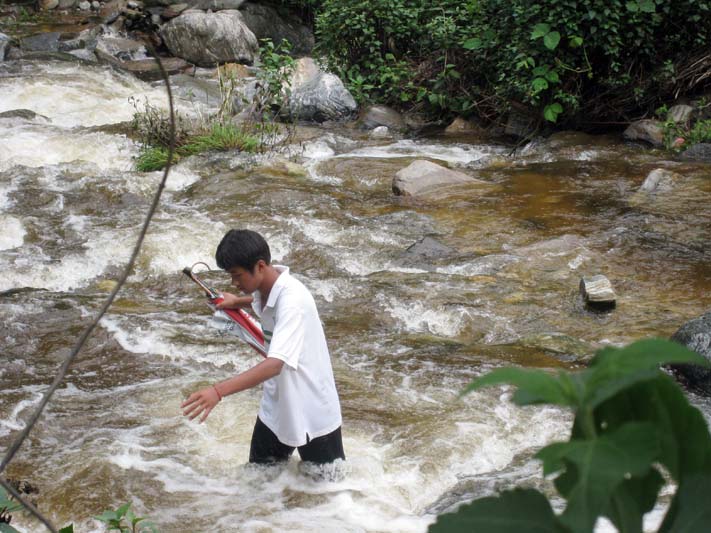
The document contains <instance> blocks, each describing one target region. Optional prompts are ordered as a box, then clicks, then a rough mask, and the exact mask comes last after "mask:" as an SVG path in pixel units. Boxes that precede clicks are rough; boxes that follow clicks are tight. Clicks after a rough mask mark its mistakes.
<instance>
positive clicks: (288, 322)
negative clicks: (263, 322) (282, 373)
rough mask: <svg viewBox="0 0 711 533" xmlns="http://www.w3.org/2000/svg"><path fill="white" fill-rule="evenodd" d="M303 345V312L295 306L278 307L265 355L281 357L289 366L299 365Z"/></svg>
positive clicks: (293, 367)
mask: <svg viewBox="0 0 711 533" xmlns="http://www.w3.org/2000/svg"><path fill="white" fill-rule="evenodd" d="M303 347H304V312H303V310H302V309H300V308H298V307H296V306H289V307H285V308H283V309H279V311H278V313H277V315H276V317H275V323H274V332H273V334H272V340H271V342H270V343H269V353H268V354H267V357H275V358H277V359H281V360H282V361H284V363H286V364H287V365H288V366H289V367H291V368H292V369H294V370H296V369H297V368H298V367H299V357H300V356H301V352H302V350H303Z"/></svg>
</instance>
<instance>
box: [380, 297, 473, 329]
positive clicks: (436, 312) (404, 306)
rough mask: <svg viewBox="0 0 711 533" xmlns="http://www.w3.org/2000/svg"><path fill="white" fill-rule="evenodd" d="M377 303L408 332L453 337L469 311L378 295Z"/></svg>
mask: <svg viewBox="0 0 711 533" xmlns="http://www.w3.org/2000/svg"><path fill="white" fill-rule="evenodd" d="M378 303H379V305H381V306H383V307H384V309H385V310H386V311H387V312H388V313H389V314H390V315H391V316H392V317H393V318H395V319H396V320H397V321H398V322H399V323H401V324H402V327H403V329H405V330H406V331H410V332H428V333H433V334H435V335H441V336H443V337H454V336H456V335H458V334H459V332H460V331H461V330H462V328H463V327H464V322H465V319H466V318H468V317H469V311H468V310H466V309H464V308H461V307H457V308H455V309H454V310H449V309H445V308H443V307H441V306H438V307H436V308H431V307H426V306H425V305H423V304H422V303H420V302H404V301H401V300H398V299H396V298H392V297H389V298H386V297H384V296H379V298H378Z"/></svg>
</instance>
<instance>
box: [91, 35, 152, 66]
mask: <svg viewBox="0 0 711 533" xmlns="http://www.w3.org/2000/svg"><path fill="white" fill-rule="evenodd" d="M96 50H98V51H101V52H103V53H104V54H107V55H110V56H113V57H115V58H116V59H118V60H120V61H137V60H140V59H146V58H147V57H148V52H147V51H146V45H145V44H143V43H142V42H140V41H134V40H132V39H123V38H121V37H110V36H107V35H102V36H100V37H99V38H98V39H97V42H96Z"/></svg>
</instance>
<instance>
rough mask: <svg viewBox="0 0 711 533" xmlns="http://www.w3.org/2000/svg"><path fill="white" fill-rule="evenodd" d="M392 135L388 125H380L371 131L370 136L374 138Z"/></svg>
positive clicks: (385, 137)
mask: <svg viewBox="0 0 711 533" xmlns="http://www.w3.org/2000/svg"><path fill="white" fill-rule="evenodd" d="M390 136H391V135H390V130H389V129H388V127H387V126H378V127H377V128H373V129H372V130H371V131H370V137H372V138H373V139H387V138H388V137H390Z"/></svg>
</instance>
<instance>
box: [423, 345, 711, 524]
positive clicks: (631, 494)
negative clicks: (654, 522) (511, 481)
mask: <svg viewBox="0 0 711 533" xmlns="http://www.w3.org/2000/svg"><path fill="white" fill-rule="evenodd" d="M668 363H681V364H688V363H692V364H698V365H704V366H708V363H707V362H706V360H705V359H703V358H702V357H701V356H700V355H698V354H696V353H694V352H691V351H689V350H687V349H686V348H684V347H683V346H681V345H679V344H676V343H673V342H670V341H662V340H645V341H638V342H636V343H633V344H631V345H629V346H627V347H625V348H621V349H617V348H606V349H604V350H601V351H599V352H598V353H597V355H596V356H595V358H594V359H593V360H592V362H591V363H590V366H589V368H587V369H585V370H583V371H581V372H574V373H566V372H562V371H561V372H559V373H558V374H557V375H551V374H549V373H547V372H544V371H542V370H523V369H519V368H502V369H498V370H494V371H493V372H491V373H489V374H487V375H485V376H483V377H481V378H479V379H477V380H475V381H474V382H472V383H471V384H470V385H469V387H468V388H467V389H466V391H465V393H466V392H469V391H472V390H476V389H479V388H481V387H486V386H491V385H497V384H501V383H510V384H513V385H515V386H516V387H517V390H516V392H515V393H514V395H513V401H514V402H515V403H516V404H518V405H535V404H553V405H559V406H564V407H568V408H571V409H573V411H574V412H575V419H574V422H573V428H572V432H571V436H570V440H569V441H567V442H556V443H553V444H549V445H548V446H546V447H544V448H543V449H541V450H540V451H539V452H538V453H537V454H536V457H537V458H538V459H540V460H541V461H542V463H543V473H544V474H545V475H551V474H557V477H556V478H555V480H554V484H555V487H556V489H557V490H558V492H559V494H560V495H561V496H562V497H563V498H565V499H566V500H567V505H566V507H565V510H564V511H563V512H562V513H561V514H559V515H557V514H555V513H554V512H553V509H552V507H551V505H550V503H549V502H548V499H547V498H546V497H545V496H544V495H543V494H541V493H539V492H538V491H536V490H533V489H526V490H523V489H515V490H512V491H505V492H503V493H502V494H501V495H499V496H492V497H487V498H481V499H479V500H475V501H474V502H472V503H470V504H467V505H463V506H461V507H460V508H459V509H458V510H457V511H456V512H454V513H448V514H443V515H440V516H439V517H438V519H437V522H436V523H435V524H433V525H432V526H431V527H430V531H431V532H432V533H445V532H446V533H454V532H464V531H467V532H470V531H486V532H487V533H513V532H520V531H540V532H558V533H589V532H591V531H593V527H594V525H595V523H596V521H597V519H598V517H601V516H606V517H607V518H609V519H610V520H611V521H612V523H613V524H614V525H615V527H616V528H617V529H618V531H620V533H640V532H641V531H642V518H643V516H644V514H645V513H647V512H649V511H651V510H652V509H653V508H654V505H655V503H656V500H657V494H658V493H659V491H660V489H661V488H662V486H663V485H664V482H665V479H664V476H665V475H666V476H668V477H669V478H671V479H672V480H673V481H674V483H675V484H676V492H675V494H674V495H673V497H672V500H671V503H670V505H669V508H668V510H667V513H666V515H665V517H664V521H663V522H662V525H661V527H660V529H659V532H660V533H661V532H664V533H671V532H674V533H677V532H682V531H683V532H685V533H704V532H706V531H708V527H709V524H711V506H709V505H708V498H709V494H710V493H711V435H709V430H708V427H707V424H706V420H705V419H704V416H703V415H702V414H701V412H699V411H698V410H697V409H696V408H694V407H692V406H691V405H690V404H689V402H688V400H687V399H686V396H685V395H684V393H683V392H682V390H681V389H680V388H679V386H678V385H677V384H676V383H675V382H674V381H673V380H672V379H671V378H670V377H669V376H668V375H666V374H664V373H663V372H662V371H661V370H659V365H661V364H668Z"/></svg>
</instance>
